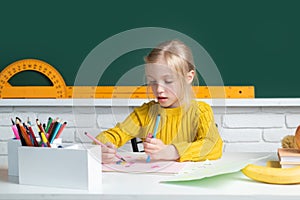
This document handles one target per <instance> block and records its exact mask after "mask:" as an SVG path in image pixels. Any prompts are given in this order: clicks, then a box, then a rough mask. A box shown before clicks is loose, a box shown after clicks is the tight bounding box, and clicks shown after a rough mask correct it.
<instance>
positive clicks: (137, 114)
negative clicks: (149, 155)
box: [96, 104, 148, 148]
mask: <svg viewBox="0 0 300 200" xmlns="http://www.w3.org/2000/svg"><path fill="white" fill-rule="evenodd" d="M147 109H148V105H147V104H144V105H142V106H141V107H139V108H135V109H134V111H133V112H132V113H131V114H130V115H129V116H128V117H127V118H126V119H125V120H124V121H123V122H121V123H117V124H116V126H115V127H114V128H110V129H108V130H106V131H103V132H101V133H99V135H97V136H96V139H97V140H99V141H101V142H102V143H104V144H105V143H107V142H110V143H112V144H114V145H115V146H116V147H118V148H119V147H121V146H123V145H124V144H125V143H126V142H127V141H129V140H130V139H132V138H134V137H136V136H138V135H139V133H140V132H141V130H142V127H143V124H144V122H145V116H146V114H145V113H147Z"/></svg>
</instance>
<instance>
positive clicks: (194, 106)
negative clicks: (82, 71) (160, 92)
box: [96, 100, 223, 162]
mask: <svg viewBox="0 0 300 200" xmlns="http://www.w3.org/2000/svg"><path fill="white" fill-rule="evenodd" d="M158 114H160V115H161V120H160V124H159V128H158V130H157V135H156V138H158V139H160V140H162V141H163V142H164V143H165V144H172V145H174V146H175V148H176V149H177V151H178V154H179V156H180V158H179V159H178V161H180V162H183V161H202V160H206V159H209V160H215V159H218V158H220V157H221V156H222V152H223V150H222V149H223V141H222V139H221V137H220V134H219V132H218V129H217V127H216V125H215V121H214V116H213V111H212V109H211V107H210V106H209V105H208V104H206V103H204V102H200V101H199V102H197V101H194V100H193V101H192V103H191V105H190V107H189V108H188V109H187V110H184V109H183V108H182V107H177V108H162V107H161V106H160V105H159V104H158V103H157V102H155V101H150V102H149V103H144V104H143V105H142V106H140V107H137V108H135V109H134V111H133V112H132V113H131V114H130V115H129V116H128V117H127V118H126V119H125V120H124V121H123V122H122V123H118V124H117V125H116V126H115V127H114V128H111V129H108V130H106V131H104V132H101V133H100V134H99V135H98V136H97V137H96V138H97V139H98V140H100V141H101V142H103V143H106V142H111V143H113V144H114V145H116V146H117V147H120V146H123V145H124V144H125V143H126V142H127V141H129V140H130V139H132V138H134V137H138V138H146V137H147V135H148V133H152V132H153V129H154V125H155V120H156V116H157V115H158Z"/></svg>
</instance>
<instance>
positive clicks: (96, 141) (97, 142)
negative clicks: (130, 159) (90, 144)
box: [84, 132, 126, 162]
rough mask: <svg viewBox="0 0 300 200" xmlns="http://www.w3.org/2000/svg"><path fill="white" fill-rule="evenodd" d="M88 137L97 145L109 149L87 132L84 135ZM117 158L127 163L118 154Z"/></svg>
mask: <svg viewBox="0 0 300 200" xmlns="http://www.w3.org/2000/svg"><path fill="white" fill-rule="evenodd" d="M84 134H85V135H86V136H88V137H89V138H90V139H91V140H93V141H94V142H95V143H96V144H99V145H100V146H101V147H105V148H107V146H106V145H105V144H103V143H102V142H100V141H99V140H97V139H96V138H94V137H93V136H92V135H91V134H89V133H87V132H85V133H84ZM116 157H117V158H118V159H120V160H122V161H124V162H126V160H125V159H124V158H123V157H121V156H120V155H118V154H116Z"/></svg>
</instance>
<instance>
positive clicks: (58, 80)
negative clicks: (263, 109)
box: [0, 59, 255, 99]
mask: <svg viewBox="0 0 300 200" xmlns="http://www.w3.org/2000/svg"><path fill="white" fill-rule="evenodd" d="M26 70H31V71H36V72H39V73H41V74H43V75H45V76H46V77H48V78H49V80H50V81H51V82H52V86H12V85H10V84H9V80H10V78H12V77H13V76H14V75H16V74H18V73H21V72H23V71H26ZM193 90H194V93H195V96H196V98H254V97H255V95H254V94H255V92H254V86H194V87H193ZM0 98H3V99H4V98H154V96H153V94H152V92H151V89H150V88H149V87H147V86H66V84H65V81H64V79H63V77H62V76H61V75H60V73H59V72H58V71H57V70H56V69H55V68H54V67H53V66H51V65H50V64H48V63H46V62H44V61H41V60H37V59H24V60H20V61H16V62H14V63H12V64H10V65H8V66H7V67H6V68H5V69H4V70H3V71H2V72H1V73H0Z"/></svg>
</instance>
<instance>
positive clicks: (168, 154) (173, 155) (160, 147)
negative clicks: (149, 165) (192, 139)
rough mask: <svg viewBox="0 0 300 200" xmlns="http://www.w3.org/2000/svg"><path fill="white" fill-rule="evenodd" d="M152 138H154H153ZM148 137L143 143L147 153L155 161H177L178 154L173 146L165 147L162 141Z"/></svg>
mask: <svg viewBox="0 0 300 200" xmlns="http://www.w3.org/2000/svg"><path fill="white" fill-rule="evenodd" d="M151 137H152V136H151ZM151 137H147V138H146V139H145V142H143V145H144V150H145V153H146V154H148V155H149V156H150V157H151V159H153V160H177V159H178V158H179V155H178V152H177V150H176V148H175V147H174V146H173V145H165V144H164V143H163V142H162V141H161V140H160V139H157V138H151Z"/></svg>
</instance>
